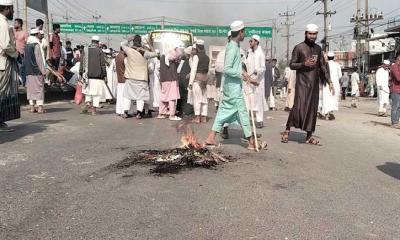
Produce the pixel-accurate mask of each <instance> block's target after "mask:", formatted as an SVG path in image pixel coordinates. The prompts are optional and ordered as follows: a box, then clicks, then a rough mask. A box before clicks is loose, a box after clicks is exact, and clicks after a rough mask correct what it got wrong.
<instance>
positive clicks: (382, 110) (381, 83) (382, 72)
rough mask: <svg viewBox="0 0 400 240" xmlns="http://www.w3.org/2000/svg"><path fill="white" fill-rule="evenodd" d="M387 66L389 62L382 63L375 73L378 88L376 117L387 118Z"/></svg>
mask: <svg viewBox="0 0 400 240" xmlns="http://www.w3.org/2000/svg"><path fill="white" fill-rule="evenodd" d="M389 65H390V61H389V60H385V61H383V65H382V66H381V67H380V68H378V70H377V71H376V86H377V88H378V104H379V110H378V116H379V117H387V114H386V111H387V107H388V106H389V94H390V92H389V91H390V90H389Z"/></svg>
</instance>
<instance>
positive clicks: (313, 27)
mask: <svg viewBox="0 0 400 240" xmlns="http://www.w3.org/2000/svg"><path fill="white" fill-rule="evenodd" d="M306 32H318V26H317V25H315V24H312V23H311V24H308V25H307V26H306Z"/></svg>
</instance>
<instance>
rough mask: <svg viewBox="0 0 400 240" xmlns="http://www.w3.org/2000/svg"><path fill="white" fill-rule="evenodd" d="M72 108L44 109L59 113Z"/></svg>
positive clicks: (48, 111)
mask: <svg viewBox="0 0 400 240" xmlns="http://www.w3.org/2000/svg"><path fill="white" fill-rule="evenodd" d="M71 109H72V108H49V109H46V111H47V113H59V112H68V111H69V110H71Z"/></svg>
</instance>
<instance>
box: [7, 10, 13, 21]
mask: <svg viewBox="0 0 400 240" xmlns="http://www.w3.org/2000/svg"><path fill="white" fill-rule="evenodd" d="M6 18H7V19H8V20H10V21H11V20H13V18H14V13H13V12H10V13H9V14H7V15H6Z"/></svg>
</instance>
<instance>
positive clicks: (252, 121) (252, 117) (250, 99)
mask: <svg viewBox="0 0 400 240" xmlns="http://www.w3.org/2000/svg"><path fill="white" fill-rule="evenodd" d="M250 90H251V91H253V89H252V88H251V86H250ZM247 97H248V99H249V105H250V116H251V123H252V125H253V134H254V138H253V139H254V141H255V145H256V152H259V149H258V138H257V132H256V123H255V121H254V113H253V99H252V97H251V94H248V95H247ZM249 142H250V141H249Z"/></svg>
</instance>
